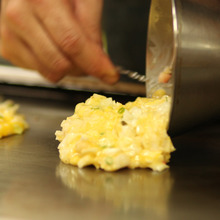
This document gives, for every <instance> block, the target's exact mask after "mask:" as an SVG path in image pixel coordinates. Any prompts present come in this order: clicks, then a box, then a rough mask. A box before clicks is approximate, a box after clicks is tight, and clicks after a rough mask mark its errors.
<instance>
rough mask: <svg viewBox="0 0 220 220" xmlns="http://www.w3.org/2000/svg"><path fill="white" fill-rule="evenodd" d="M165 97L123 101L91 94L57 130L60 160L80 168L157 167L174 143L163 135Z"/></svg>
mask: <svg viewBox="0 0 220 220" xmlns="http://www.w3.org/2000/svg"><path fill="white" fill-rule="evenodd" d="M169 110H170V97H169V96H163V97H162V98H159V99H156V98H140V97H139V98H137V99H136V100H135V101H134V102H128V103H127V104H125V105H122V104H121V103H119V102H115V101H113V100H112V98H107V97H105V96H101V95H98V94H94V95H93V96H91V97H90V98H89V99H88V100H86V102H85V103H79V104H78V105H77V106H76V108H75V113H74V114H73V115H72V116H70V117H68V118H67V119H66V120H64V121H63V122H62V124H61V127H62V130H61V131H56V133H55V135H56V139H57V140H58V141H60V144H59V146H58V149H59V153H60V159H61V161H63V162H64V163H66V164H72V165H75V166H78V167H80V168H82V167H85V166H89V165H94V166H95V167H96V168H97V169H99V168H101V169H103V170H106V171H116V170H118V169H121V168H124V167H128V168H131V169H134V168H138V167H139V168H151V169H152V170H155V171H162V170H164V169H165V168H167V167H168V165H167V162H169V159H170V153H171V152H172V151H174V146H173V144H172V142H171V139H170V137H169V136H168V134H167V126H168V121H169Z"/></svg>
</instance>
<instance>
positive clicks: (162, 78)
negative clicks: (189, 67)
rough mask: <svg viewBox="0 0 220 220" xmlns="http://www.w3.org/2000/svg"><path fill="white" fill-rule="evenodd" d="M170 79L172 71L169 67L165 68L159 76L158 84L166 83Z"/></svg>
mask: <svg viewBox="0 0 220 220" xmlns="http://www.w3.org/2000/svg"><path fill="white" fill-rule="evenodd" d="M171 77H172V71H171V68H170V67H166V68H165V69H164V70H163V71H162V72H161V73H160V75H159V77H158V82H159V83H168V82H169V81H170V79H171Z"/></svg>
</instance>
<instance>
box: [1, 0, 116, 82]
mask: <svg viewBox="0 0 220 220" xmlns="http://www.w3.org/2000/svg"><path fill="white" fill-rule="evenodd" d="M101 12H102V0H83V1H82V0H2V5H1V54H2V56H3V57H5V58H6V59H8V60H9V61H11V62H12V63H13V64H15V65H17V66H20V67H23V68H29V69H35V70H37V71H39V72H40V73H41V74H42V75H43V76H45V77H46V78H47V79H49V80H51V81H53V82H57V81H59V80H60V79H61V78H62V77H64V76H65V75H75V76H78V75H83V74H86V75H92V76H95V77H98V78H100V79H101V80H102V81H104V82H106V83H109V84H112V83H115V82H116V81H117V80H118V74H117V72H116V69H115V67H114V66H113V64H112V63H111V61H110V59H109V58H108V56H107V55H106V54H105V53H104V52H103V50H102V42H101V27H100V21H101V14H102V13H101Z"/></svg>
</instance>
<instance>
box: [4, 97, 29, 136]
mask: <svg viewBox="0 0 220 220" xmlns="http://www.w3.org/2000/svg"><path fill="white" fill-rule="evenodd" d="M18 108H19V106H18V105H17V104H14V103H13V102H12V101H11V100H7V101H4V102H0V138H2V137H5V136H8V135H12V134H22V133H23V131H24V130H25V129H26V128H28V125H27V123H26V121H25V119H24V117H23V116H22V115H20V114H18V113H17V110H18Z"/></svg>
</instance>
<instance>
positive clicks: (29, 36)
mask: <svg viewBox="0 0 220 220" xmlns="http://www.w3.org/2000/svg"><path fill="white" fill-rule="evenodd" d="M19 2H22V3H23V4H22V5H21V3H20V4H19ZM21 6H22V7H21ZM3 13H5V15H6V16H5V17H4V19H5V20H4V21H5V23H6V24H7V28H8V29H9V30H11V32H14V34H15V35H16V36H17V37H18V38H20V39H22V41H24V42H25V43H26V44H27V45H28V47H29V48H30V49H31V52H32V53H33V55H32V57H36V58H37V60H39V64H40V65H39V68H38V69H40V70H41V73H42V72H44V73H45V72H46V71H47V74H46V77H47V78H48V79H49V80H51V81H53V82H56V81H58V80H59V79H61V78H62V77H63V76H64V75H65V74H67V73H68V72H69V71H70V70H71V69H72V68H73V66H72V63H71V62H70V61H69V60H68V59H67V57H65V56H64V55H63V54H62V53H61V52H60V51H59V49H58V48H57V47H56V45H55V44H54V43H53V41H51V39H50V38H49V36H48V35H47V33H46V32H45V31H44V29H43V28H42V26H41V24H40V23H39V22H38V20H37V19H36V18H35V17H34V16H33V14H32V11H31V10H30V7H29V5H28V4H27V1H21V0H16V1H8V5H7V11H4V10H3ZM2 28H3V27H2ZM14 40H15V39H14ZM6 42H7V41H6ZM8 42H9V43H10V44H11V43H12V42H13V41H11V40H9V39H8ZM15 42H19V41H14V44H15ZM15 45H16V44H15ZM5 46H6V45H5ZM3 47H4V45H3ZM7 47H9V48H11V46H10V45H7ZM18 47H19V46H18ZM9 48H8V49H9ZM2 49H4V48H2ZM19 49H20V50H21V49H22V48H19ZM20 50H18V51H19V52H20ZM25 50H26V49H25V48H24V49H23V50H22V51H25ZM21 55H23V54H21ZM11 60H12V62H16V61H15V60H13V57H11ZM23 60H24V59H23ZM24 62H25V60H24ZM27 62H28V59H27V61H26V65H30V64H28V63H27ZM33 67H34V66H33ZM45 67H46V68H45ZM44 75H45V74H44Z"/></svg>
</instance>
